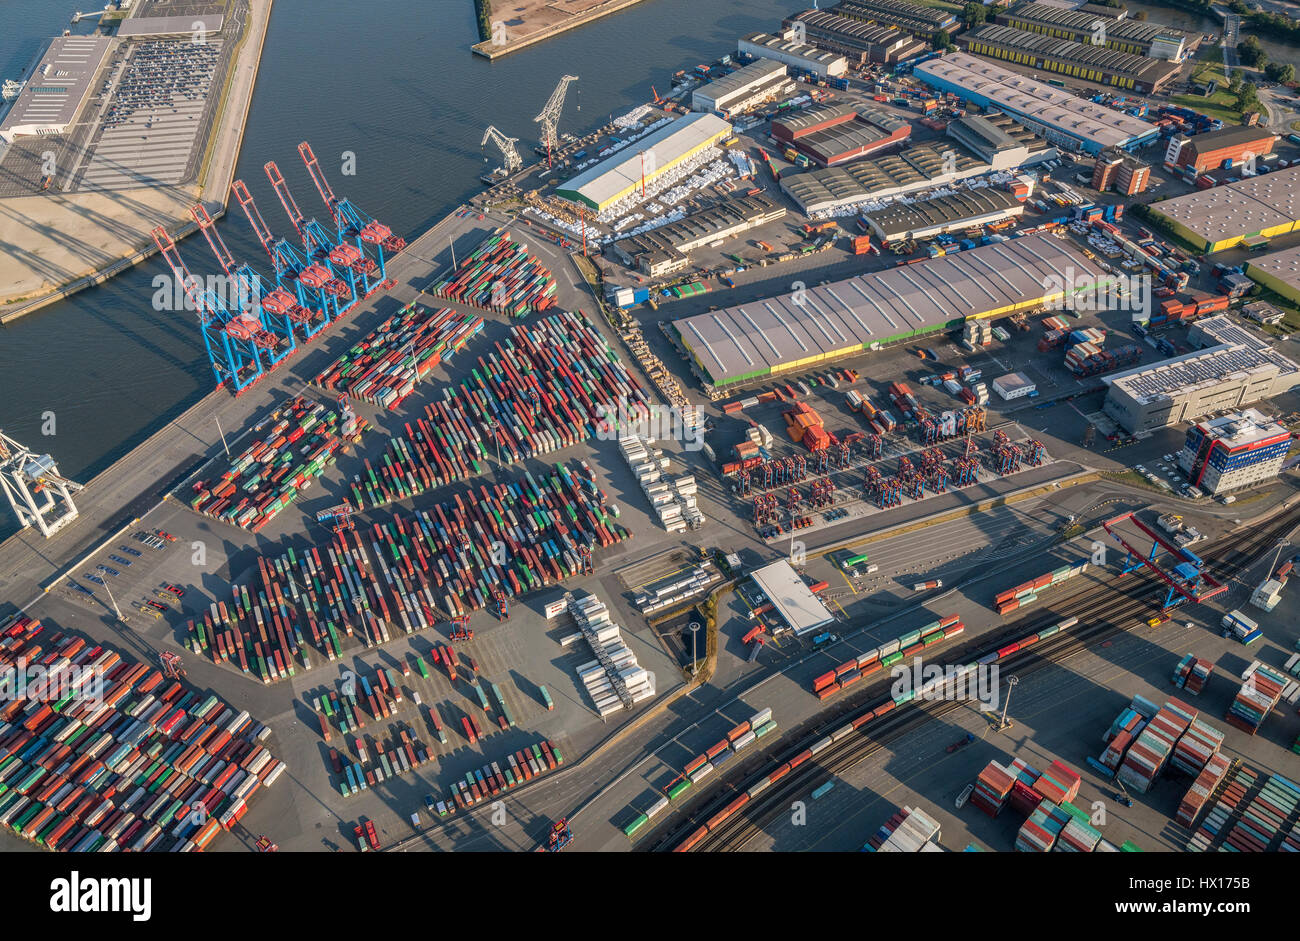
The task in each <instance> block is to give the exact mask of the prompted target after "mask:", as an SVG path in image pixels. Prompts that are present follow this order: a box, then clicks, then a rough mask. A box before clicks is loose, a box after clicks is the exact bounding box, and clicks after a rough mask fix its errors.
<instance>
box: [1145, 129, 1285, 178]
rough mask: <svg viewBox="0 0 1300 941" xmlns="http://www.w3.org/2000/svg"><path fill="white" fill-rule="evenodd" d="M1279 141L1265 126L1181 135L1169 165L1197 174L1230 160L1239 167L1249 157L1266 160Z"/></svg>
mask: <svg viewBox="0 0 1300 941" xmlns="http://www.w3.org/2000/svg"><path fill="white" fill-rule="evenodd" d="M1276 141H1277V136H1276V135H1275V134H1273V132H1272V131H1270V130H1268V129H1267V128H1263V127H1225V128H1222V129H1220V130H1217V131H1207V132H1206V133H1204V134H1196V135H1193V136H1190V137H1189V136H1188V135H1186V134H1179V135H1177V136H1176V137H1174V138H1173V139H1172V140H1170V141H1169V149H1168V150H1167V151H1165V166H1167V167H1170V168H1172V169H1179V168H1181V167H1188V166H1190V167H1191V168H1192V169H1193V170H1195V171H1196V172H1197V173H1204V172H1206V171H1207V170H1217V169H1219V167H1222V166H1223V165H1224V164H1226V163H1227V162H1228V161H1232V164H1233V166H1236V165H1237V164H1238V163H1241V162H1242V161H1243V159H1244V158H1245V156H1246V155H1247V154H1254V155H1255V156H1256V157H1262V156H1263V155H1264V154H1267V153H1271V152H1272V150H1273V144H1274V143H1275V142H1276Z"/></svg>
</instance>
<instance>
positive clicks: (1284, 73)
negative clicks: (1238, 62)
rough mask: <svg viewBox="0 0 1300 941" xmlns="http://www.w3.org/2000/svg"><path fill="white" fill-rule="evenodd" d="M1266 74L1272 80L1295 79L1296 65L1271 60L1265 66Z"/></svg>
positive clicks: (1287, 80)
mask: <svg viewBox="0 0 1300 941" xmlns="http://www.w3.org/2000/svg"><path fill="white" fill-rule="evenodd" d="M1264 75H1265V76H1267V77H1268V80H1269V81H1270V82H1293V81H1295V66H1294V65H1292V64H1291V63H1290V62H1270V63H1269V64H1268V65H1266V66H1264Z"/></svg>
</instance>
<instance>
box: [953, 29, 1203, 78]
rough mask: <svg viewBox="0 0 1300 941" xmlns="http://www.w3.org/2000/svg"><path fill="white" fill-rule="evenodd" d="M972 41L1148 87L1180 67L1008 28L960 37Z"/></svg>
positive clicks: (983, 30) (986, 30)
mask: <svg viewBox="0 0 1300 941" xmlns="http://www.w3.org/2000/svg"><path fill="white" fill-rule="evenodd" d="M972 42H982V43H987V44H989V45H992V46H1000V47H1001V48H1003V49H1010V50H1014V51H1016V52H1019V53H1025V54H1028V55H1031V56H1038V57H1040V58H1042V59H1045V60H1049V61H1054V62H1071V63H1075V64H1077V65H1082V66H1085V67H1087V68H1091V69H1100V70H1101V71H1103V72H1106V73H1107V74H1110V75H1120V76H1125V77H1128V78H1132V79H1133V80H1135V81H1138V82H1146V83H1148V84H1152V85H1155V84H1158V83H1160V82H1162V81H1164V80H1165V79H1166V78H1167V77H1168V76H1169V75H1172V74H1173V73H1175V72H1177V71H1178V70H1179V69H1180V68H1181V66H1180V65H1179V64H1178V63H1177V62H1170V61H1168V60H1167V59H1152V58H1149V57H1147V56H1139V55H1135V54H1134V53H1131V52H1120V51H1119V50H1118V49H1108V48H1106V47H1105V46H1093V45H1089V44H1087V43H1081V42H1075V41H1074V40H1072V39H1061V38H1059V37H1057V36H1045V35H1043V34H1042V33H1031V32H1029V31H1028V30H1024V29H1016V28H1014V27H1012V26H997V25H993V26H981V27H980V28H979V29H977V30H975V31H974V32H971V33H967V34H965V35H964V36H963V37H962V43H963V44H968V43H972Z"/></svg>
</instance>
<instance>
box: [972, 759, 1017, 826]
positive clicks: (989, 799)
mask: <svg viewBox="0 0 1300 941" xmlns="http://www.w3.org/2000/svg"><path fill="white" fill-rule="evenodd" d="M1015 783H1016V775H1015V774H1014V773H1013V772H1012V770H1011V769H1010V768H1004V767H1003V766H1002V765H1000V764H998V763H997V762H996V761H990V762H989V763H988V764H987V765H985V766H984V770H982V771H981V772H980V773H979V776H978V777H977V778H976V779H975V790H973V791H972V792H971V795H970V803H971V804H973V805H974V806H976V807H978V808H979V809H980V810H982V811H984V813H986V814H988V815H989V816H990V817H996V816H997V815H998V814H999V813H1001V812H1002V808H1003V807H1004V806H1005V805H1006V803H1007V798H1008V797H1009V796H1010V795H1011V791H1012V788H1013V787H1014V785H1015Z"/></svg>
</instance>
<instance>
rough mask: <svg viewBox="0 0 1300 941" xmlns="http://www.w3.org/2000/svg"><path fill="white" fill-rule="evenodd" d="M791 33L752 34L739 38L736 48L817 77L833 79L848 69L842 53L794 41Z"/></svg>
mask: <svg viewBox="0 0 1300 941" xmlns="http://www.w3.org/2000/svg"><path fill="white" fill-rule="evenodd" d="M794 36H795V31H794V30H793V29H788V30H786V31H785V32H784V33H781V34H779V35H775V36H774V35H772V34H771V33H751V34H750V35H748V36H745V37H744V38H742V39H741V40H740V42H739V44H738V45H737V47H736V48H737V51H738V52H740V53H742V54H743V55H750V56H754V57H755V58H761V59H772V60H774V61H776V62H782V63H784V64H786V65H789V66H793V67H794V68H796V69H801V70H803V71H805V72H811V73H812V74H813V75H816V76H817V77H818V78H836V77H838V76H840V75H843V74H844V73H845V72H847V71H848V70H849V63H848V60H847V59H845V58H844V56H842V55H837V54H836V53H834V52H827V51H826V50H824V49H818V48H817V47H816V46H810V45H808V44H806V43H801V42H795V41H794V38H793V37H794Z"/></svg>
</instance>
